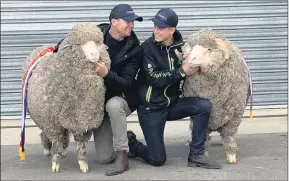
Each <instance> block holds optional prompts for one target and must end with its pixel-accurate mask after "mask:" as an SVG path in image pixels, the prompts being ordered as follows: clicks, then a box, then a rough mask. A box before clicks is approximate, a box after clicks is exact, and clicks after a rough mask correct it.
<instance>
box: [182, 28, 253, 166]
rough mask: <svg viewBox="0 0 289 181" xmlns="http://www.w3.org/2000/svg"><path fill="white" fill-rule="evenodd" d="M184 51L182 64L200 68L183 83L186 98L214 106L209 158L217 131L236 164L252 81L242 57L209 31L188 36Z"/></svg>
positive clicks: (230, 45)
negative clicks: (197, 98) (239, 132)
mask: <svg viewBox="0 0 289 181" xmlns="http://www.w3.org/2000/svg"><path fill="white" fill-rule="evenodd" d="M182 51H183V57H182V58H183V59H184V61H183V63H185V62H191V63H192V64H194V65H196V66H199V67H200V71H199V72H198V73H196V74H194V75H193V76H189V77H187V78H186V80H185V81H184V85H183V90H184V96H186V97H188V96H198V97H201V98H205V99H208V100H210V101H211V103H212V112H211V116H210V120H209V128H208V132H207V138H206V143H205V151H206V154H208V152H207V151H208V148H209V146H210V139H211V138H210V136H209V134H210V133H211V132H212V131H218V132H219V133H220V135H221V138H222V143H223V146H224V147H225V150H226V155H227V161H228V162H229V163H236V151H237V143H236V140H235V135H236V134H237V130H238V127H239V125H240V123H241V122H242V116H243V114H244V111H245V107H246V105H247V101H248V96H249V95H248V88H249V80H250V79H249V69H248V67H247V65H246V62H245V60H244V58H243V56H242V53H241V51H240V49H239V48H238V47H237V46H236V45H234V44H233V43H232V42H230V41H229V40H227V39H226V38H225V37H224V36H222V35H220V34H218V33H216V32H215V31H213V30H210V29H202V30H200V31H198V32H197V33H195V34H193V35H191V36H189V37H188V40H187V42H186V43H185V45H184V46H183V47H182ZM191 126H192V125H191Z"/></svg>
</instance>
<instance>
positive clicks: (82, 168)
mask: <svg viewBox="0 0 289 181" xmlns="http://www.w3.org/2000/svg"><path fill="white" fill-rule="evenodd" d="M78 163H79V167H80V171H81V172H83V173H86V172H88V165H87V163H86V162H85V161H83V160H78Z"/></svg>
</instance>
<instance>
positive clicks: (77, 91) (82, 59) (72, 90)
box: [23, 24, 110, 172]
mask: <svg viewBox="0 0 289 181" xmlns="http://www.w3.org/2000/svg"><path fill="white" fill-rule="evenodd" d="M50 46H51V45H44V46H42V47H40V48H38V49H37V50H36V51H34V52H33V53H31V54H30V56H29V57H28V58H27V59H26V60H25V63H24V67H23V68H24V72H26V70H27V68H28V66H29V64H30V63H31V62H32V60H33V59H34V58H36V57H37V56H38V55H39V54H40V52H42V51H43V50H45V49H46V48H47V47H50ZM52 46H53V45H52ZM95 60H100V61H103V62H105V63H106V65H107V66H108V68H109V67H110V58H109V55H108V52H107V51H106V46H105V45H104V44H103V34H102V32H101V31H100V29H99V28H98V27H96V25H92V24H78V25H75V26H74V27H73V28H72V30H71V31H70V32H69V33H68V34H67V36H66V38H65V39H64V41H62V43H61V44H60V46H59V49H58V51H57V52H56V53H53V54H51V55H48V56H45V57H44V58H43V60H41V62H39V63H38V64H37V65H36V67H35V69H34V70H33V72H32V74H31V77H30V79H29V81H28V88H27V110H28V112H29V114H30V117H31V118H32V119H33V121H34V122H35V124H36V125H37V126H38V127H39V128H40V129H41V130H42V133H41V135H40V136H41V142H42V145H43V146H44V149H45V150H44V153H45V155H46V156H48V155H50V153H51V154H52V171H53V172H59V171H60V158H61V156H62V157H65V156H66V148H67V147H68V144H69V135H70V134H73V136H74V140H75V141H76V143H77V158H78V163H79V166H80V170H81V171H82V172H87V171H88V165H87V156H86V145H87V142H88V141H89V139H90V138H91V135H92V130H93V129H95V128H98V127H99V126H100V124H101V123H102V120H103V117H104V98H105V96H104V95H105V86H104V82H103V79H102V78H101V77H99V76H98V75H97V74H96V71H95V62H94V61H95Z"/></svg>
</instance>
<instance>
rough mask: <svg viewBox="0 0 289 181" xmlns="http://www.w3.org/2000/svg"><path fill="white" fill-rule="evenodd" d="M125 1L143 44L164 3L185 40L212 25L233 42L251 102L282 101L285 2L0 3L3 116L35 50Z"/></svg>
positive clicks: (17, 100) (16, 104)
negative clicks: (247, 74) (244, 64)
mask: <svg viewBox="0 0 289 181" xmlns="http://www.w3.org/2000/svg"><path fill="white" fill-rule="evenodd" d="M118 3H129V4H130V5H131V6H132V7H133V9H134V11H135V12H136V13H137V14H138V15H141V16H143V17H144V19H145V21H143V22H141V23H140V22H135V32H136V34H137V35H138V37H139V39H140V40H141V42H143V41H144V40H145V39H146V38H148V37H149V36H150V35H151V34H152V28H153V24H152V22H151V21H149V20H148V19H149V18H151V17H153V16H154V15H155V13H156V12H157V11H158V10H159V9H160V8H163V7H170V8H173V9H174V10H175V11H176V12H177V14H178V15H179V25H178V29H179V30H180V31H181V33H182V34H183V38H184V39H185V40H186V38H187V36H188V35H189V34H191V33H192V32H196V31H197V30H199V29H201V28H212V29H214V30H216V31H218V32H220V33H222V34H224V35H225V36H226V37H227V38H228V39H229V40H231V41H233V42H234V43H235V44H237V45H238V46H239V47H240V48H241V50H242V51H243V54H244V56H245V58H246V60H247V61H248V65H249V67H250V69H251V71H252V76H253V82H254V93H255V99H254V104H255V105H259V106H263V105H286V104H287V91H288V81H287V78H288V70H287V65H288V64H287V62H288V56H287V55H288V48H287V47H288V41H287V32H288V26H287V25H288V19H287V13H288V1H286V0H277V1H276V0H271V1H258V0H257V1H225V0H224V1H129V2H127V1H123V2H122V1H34V2H33V1H26V2H25V1H1V116H3V115H14V116H16V115H20V113H21V93H20V92H21V86H20V84H21V73H22V72H21V68H22V64H23V61H24V59H25V58H26V57H27V56H28V55H29V54H30V53H31V51H32V50H33V49H35V48H36V47H39V46H41V45H42V44H45V43H57V42H58V41H59V40H60V39H61V38H63V37H65V35H66V33H67V31H68V29H70V28H72V26H73V25H74V24H76V23H94V24H99V23H105V22H108V16H109V13H110V10H111V9H112V7H113V6H114V5H116V4H118Z"/></svg>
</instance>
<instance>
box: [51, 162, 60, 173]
mask: <svg viewBox="0 0 289 181" xmlns="http://www.w3.org/2000/svg"><path fill="white" fill-rule="evenodd" d="M59 171H60V164H59V163H57V162H54V161H53V162H52V172H59Z"/></svg>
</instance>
